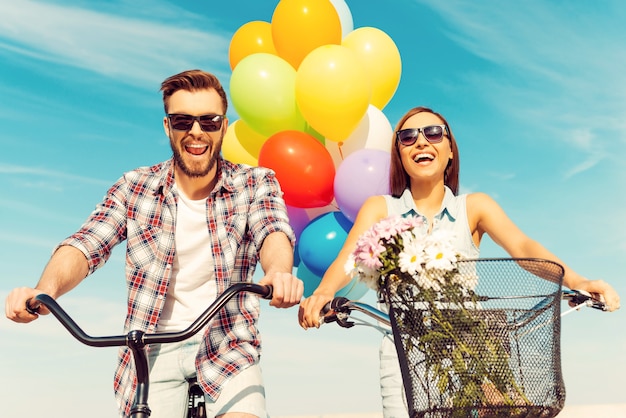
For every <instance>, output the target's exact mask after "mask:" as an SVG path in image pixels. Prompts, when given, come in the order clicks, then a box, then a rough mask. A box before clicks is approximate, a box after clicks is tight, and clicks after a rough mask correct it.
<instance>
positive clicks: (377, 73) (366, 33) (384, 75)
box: [341, 27, 402, 110]
mask: <svg viewBox="0 0 626 418" xmlns="http://www.w3.org/2000/svg"><path fill="white" fill-rule="evenodd" d="M341 45H343V46H345V47H346V48H350V49H351V50H353V51H354V52H356V54H357V55H358V56H359V58H360V59H361V60H362V61H363V63H364V65H365V68H366V69H367V72H368V74H369V77H370V79H371V83H372V97H371V99H370V103H371V104H372V105H374V106H376V107H377V108H378V109H381V110H382V109H383V108H384V107H385V106H386V105H387V103H389V100H391V98H392V97H393V95H394V94H395V92H396V90H397V88H398V85H399V84H400V74H401V72H402V60H401V58H400V52H399V51H398V47H397V46H396V44H395V42H394V41H393V39H391V37H390V36H389V35H387V34H386V33H385V32H383V31H382V30H380V29H377V28H370V27H362V28H358V29H355V30H353V31H352V32H350V33H349V34H348V35H346V37H345V38H344V39H343V42H342V43H341Z"/></svg>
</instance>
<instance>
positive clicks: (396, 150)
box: [389, 106, 460, 197]
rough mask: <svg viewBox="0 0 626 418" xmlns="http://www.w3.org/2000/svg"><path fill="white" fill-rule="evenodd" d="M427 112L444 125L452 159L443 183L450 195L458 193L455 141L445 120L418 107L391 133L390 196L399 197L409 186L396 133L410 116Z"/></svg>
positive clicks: (457, 151) (457, 164) (431, 111)
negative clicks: (448, 189)
mask: <svg viewBox="0 0 626 418" xmlns="http://www.w3.org/2000/svg"><path fill="white" fill-rule="evenodd" d="M422 112H428V113H432V114H433V115H435V116H437V117H438V118H439V119H441V121H442V122H443V123H444V124H445V125H446V129H447V136H448V139H449V140H450V148H451V149H452V155H453V156H454V158H452V159H451V160H450V161H449V162H448V166H447V167H446V171H445V173H444V175H443V182H444V184H445V185H446V186H448V187H449V188H450V190H452V193H454V194H455V195H457V194H458V193H459V170H460V162H459V148H458V146H457V144H456V140H455V139H454V134H453V133H452V130H451V129H450V125H449V124H448V121H447V120H446V118H444V117H443V116H441V115H440V114H439V113H437V112H434V111H433V110H431V109H429V108H427V107H423V106H419V107H414V108H413V109H411V110H409V111H408V112H407V113H406V114H405V115H404V116H403V117H402V118H401V119H400V121H399V122H398V124H397V125H396V129H395V130H394V132H393V138H392V139H391V164H390V166H389V188H390V191H391V195H392V196H394V197H400V196H401V195H402V193H404V190H405V189H406V188H408V187H409V185H410V178H409V175H408V174H407V172H406V170H405V169H404V166H403V165H402V159H401V158H400V145H399V144H398V140H397V139H396V132H397V131H399V130H400V129H402V126H403V125H404V123H405V122H406V121H407V119H409V118H410V117H411V116H413V115H416V114H418V113H422Z"/></svg>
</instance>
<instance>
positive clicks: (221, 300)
mask: <svg viewBox="0 0 626 418" xmlns="http://www.w3.org/2000/svg"><path fill="white" fill-rule="evenodd" d="M272 290H273V289H272V287H271V286H265V285H260V284H256V283H235V284H233V285H231V286H229V287H228V288H227V289H226V290H225V291H224V292H223V293H222V294H220V295H219V296H218V297H217V298H216V299H215V301H213V303H211V304H210V305H209V307H208V308H207V309H206V310H205V311H204V312H203V313H202V314H201V315H200V316H199V317H198V318H197V319H196V320H195V321H194V322H192V323H191V325H189V326H188V327H187V328H186V329H184V330H182V331H178V332H164V333H159V334H149V333H145V332H143V331H138V330H131V331H129V332H128V333H127V334H125V335H116V336H101V337H92V336H90V335H88V334H86V333H85V332H84V331H83V330H82V329H81V328H80V327H79V326H78V324H76V322H75V321H74V320H73V319H72V318H71V317H70V316H69V315H68V314H67V312H65V311H64V310H63V308H61V306H60V305H59V304H58V303H57V302H56V301H55V300H54V299H53V298H52V297H50V296H49V295H46V294H43V293H42V294H39V295H37V296H36V297H35V298H34V300H31V299H29V300H27V301H26V309H27V310H28V311H29V312H30V313H37V311H38V310H39V307H40V306H41V305H42V304H43V305H45V306H46V308H48V310H49V311H50V312H51V313H52V314H53V315H54V316H55V317H56V318H57V319H58V320H59V322H60V323H61V324H62V325H63V326H64V327H65V329H67V330H68V331H69V333H70V334H71V335H72V336H74V338H76V339H77V340H78V341H80V342H81V343H83V344H85V345H88V346H92V347H120V346H127V347H128V348H130V350H131V353H132V356H133V360H134V364H135V370H136V372H137V388H136V391H135V402H134V405H133V407H132V408H131V411H130V415H129V418H149V416H150V408H149V406H148V388H149V383H150V382H149V370H148V358H147V354H146V348H147V345H148V344H165V343H174V342H179V341H183V340H186V339H188V338H190V337H192V336H193V335H195V334H196V333H198V332H199V331H200V330H202V329H203V328H204V327H205V326H206V325H207V324H208V323H209V321H210V320H211V319H212V318H213V317H214V316H215V315H216V314H217V313H218V312H219V311H220V309H222V308H223V307H224V305H226V303H227V302H228V301H229V300H230V299H231V298H232V297H233V296H235V295H236V294H238V293H240V292H251V293H255V294H257V295H259V296H261V297H262V298H264V299H271V298H272ZM186 418H207V416H206V409H205V405H204V394H203V393H202V389H201V388H200V386H199V384H198V383H197V381H196V380H195V379H192V380H191V381H189V390H188V409H187V417H186Z"/></svg>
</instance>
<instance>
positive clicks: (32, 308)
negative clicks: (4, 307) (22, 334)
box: [26, 298, 41, 315]
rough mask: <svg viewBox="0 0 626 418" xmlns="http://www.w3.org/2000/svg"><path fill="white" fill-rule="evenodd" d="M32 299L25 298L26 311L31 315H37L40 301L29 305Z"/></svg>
mask: <svg viewBox="0 0 626 418" xmlns="http://www.w3.org/2000/svg"><path fill="white" fill-rule="evenodd" d="M31 302H32V299H30V298H28V299H26V312H28V313H29V314H32V315H37V314H38V313H39V308H40V307H41V302H37V303H35V304H34V305H31Z"/></svg>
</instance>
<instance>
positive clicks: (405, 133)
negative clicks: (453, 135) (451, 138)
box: [396, 125, 448, 147]
mask: <svg viewBox="0 0 626 418" xmlns="http://www.w3.org/2000/svg"><path fill="white" fill-rule="evenodd" d="M447 131H448V128H447V127H446V125H430V126H424V127H422V128H410V129H402V130H401V131H398V132H396V138H397V139H398V141H400V143H401V144H402V145H404V146H405V147H408V146H411V145H413V144H415V142H416V141H417V137H418V136H419V134H420V132H421V133H422V135H424V138H426V140H427V141H428V142H429V143H431V144H438V143H439V142H441V141H442V140H443V136H444V135H445V134H446V133H447Z"/></svg>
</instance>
